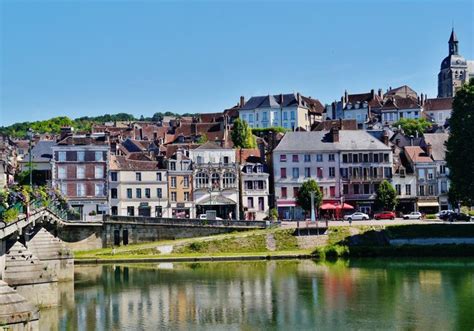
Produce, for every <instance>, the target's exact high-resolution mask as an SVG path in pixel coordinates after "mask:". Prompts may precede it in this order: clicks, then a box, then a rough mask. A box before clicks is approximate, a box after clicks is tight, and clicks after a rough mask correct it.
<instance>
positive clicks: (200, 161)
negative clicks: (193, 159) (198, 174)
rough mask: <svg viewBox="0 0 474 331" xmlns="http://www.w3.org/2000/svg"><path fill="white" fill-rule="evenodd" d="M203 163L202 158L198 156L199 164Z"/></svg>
mask: <svg viewBox="0 0 474 331" xmlns="http://www.w3.org/2000/svg"><path fill="white" fill-rule="evenodd" d="M201 163H202V156H198V157H197V164H201Z"/></svg>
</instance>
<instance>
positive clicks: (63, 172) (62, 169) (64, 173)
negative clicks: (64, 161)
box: [58, 166, 67, 179]
mask: <svg viewBox="0 0 474 331" xmlns="http://www.w3.org/2000/svg"><path fill="white" fill-rule="evenodd" d="M66 176H67V168H66V166H58V178H59V179H65V178H66Z"/></svg>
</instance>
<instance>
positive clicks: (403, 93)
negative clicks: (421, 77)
mask: <svg viewBox="0 0 474 331" xmlns="http://www.w3.org/2000/svg"><path fill="white" fill-rule="evenodd" d="M385 95H386V96H399V97H402V98H407V97H412V98H415V99H416V98H417V97H418V94H417V93H416V92H415V90H414V89H412V88H411V87H410V86H408V85H403V86H400V87H396V88H393V89H390V90H388V91H387V93H385Z"/></svg>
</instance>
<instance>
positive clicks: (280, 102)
mask: <svg viewBox="0 0 474 331" xmlns="http://www.w3.org/2000/svg"><path fill="white" fill-rule="evenodd" d="M290 106H300V107H305V108H314V109H315V111H317V110H321V113H322V111H323V110H324V107H323V105H322V104H321V103H320V102H319V100H317V99H312V98H308V97H304V96H302V95H300V102H298V94H296V93H290V94H276V95H264V96H256V97H251V98H250V99H249V100H248V101H247V102H246V103H245V104H244V105H243V106H242V107H241V108H240V110H252V109H257V108H280V107H290Z"/></svg>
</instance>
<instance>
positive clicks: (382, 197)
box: [375, 180, 397, 210]
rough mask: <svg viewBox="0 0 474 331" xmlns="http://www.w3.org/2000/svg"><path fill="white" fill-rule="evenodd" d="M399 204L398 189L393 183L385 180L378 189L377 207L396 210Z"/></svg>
mask: <svg viewBox="0 0 474 331" xmlns="http://www.w3.org/2000/svg"><path fill="white" fill-rule="evenodd" d="M396 205H397V191H395V188H394V187H393V185H392V184H390V183H389V182H388V181H386V180H383V181H382V182H381V183H380V185H379V188H378V189H377V192H376V196H375V207H376V208H379V209H383V210H394V209H395V206H396Z"/></svg>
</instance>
